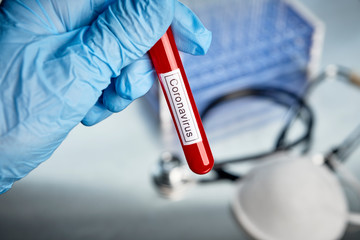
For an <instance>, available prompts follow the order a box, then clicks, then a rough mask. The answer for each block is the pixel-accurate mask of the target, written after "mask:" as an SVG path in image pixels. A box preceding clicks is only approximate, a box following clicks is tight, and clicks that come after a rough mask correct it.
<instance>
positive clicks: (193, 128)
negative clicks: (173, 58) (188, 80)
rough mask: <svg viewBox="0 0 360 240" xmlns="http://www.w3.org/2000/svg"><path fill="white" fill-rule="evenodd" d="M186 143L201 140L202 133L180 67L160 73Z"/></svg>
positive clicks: (182, 138) (182, 137) (183, 140)
mask: <svg viewBox="0 0 360 240" xmlns="http://www.w3.org/2000/svg"><path fill="white" fill-rule="evenodd" d="M160 78H161V81H162V82H163V85H164V88H165V90H166V94H167V96H168V98H169V102H170V105H171V109H172V111H173V114H174V117H175V120H176V124H177V127H178V130H179V133H180V136H181V140H182V142H183V144H184V145H190V144H194V143H197V142H200V141H201V140H202V139H201V135H200V131H199V128H198V125H197V123H196V120H195V115H194V112H193V109H192V107H191V104H190V100H189V96H188V94H187V91H186V89H185V85H184V82H183V79H182V76H181V73H180V69H176V70H173V71H171V72H167V73H162V74H160Z"/></svg>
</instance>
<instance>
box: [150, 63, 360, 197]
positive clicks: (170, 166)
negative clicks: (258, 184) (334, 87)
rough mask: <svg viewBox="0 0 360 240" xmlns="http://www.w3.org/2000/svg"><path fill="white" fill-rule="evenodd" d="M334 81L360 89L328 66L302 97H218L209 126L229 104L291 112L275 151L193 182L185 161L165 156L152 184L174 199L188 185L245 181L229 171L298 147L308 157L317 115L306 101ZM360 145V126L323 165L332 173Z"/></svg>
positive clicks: (259, 90) (279, 93) (355, 80)
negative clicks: (247, 101)
mask: <svg viewBox="0 0 360 240" xmlns="http://www.w3.org/2000/svg"><path fill="white" fill-rule="evenodd" d="M328 78H332V79H337V80H342V81H345V82H347V83H350V84H352V85H355V86H358V87H360V77H359V76H358V75H356V74H355V73H354V72H353V71H351V70H350V69H348V68H346V67H343V66H339V65H329V66H327V67H326V68H325V70H324V71H322V72H321V73H320V74H319V75H318V76H317V77H316V78H315V79H313V80H311V81H309V84H308V85H307V88H306V89H305V91H304V93H303V95H302V96H300V95H299V94H297V93H294V92H291V91H289V90H286V89H282V88H274V87H261V86H259V87H251V88H247V89H241V90H237V91H234V92H231V93H228V94H226V95H224V96H221V97H218V98H216V99H214V100H213V101H211V102H210V103H209V104H208V105H207V107H206V108H205V109H204V110H203V111H202V112H201V113H200V114H201V118H202V120H203V122H204V123H205V124H206V121H207V118H208V116H209V113H210V112H211V111H212V110H213V109H215V108H218V107H221V105H223V104H226V103H227V102H230V101H233V100H237V99H242V98H246V97H257V98H260V99H265V100H267V101H271V102H273V103H275V104H277V105H279V106H281V107H284V108H286V109H287V110H288V112H287V120H286V121H285V123H284V124H283V126H282V128H281V129H280V131H279V133H278V135H277V138H276V140H275V142H274V146H273V149H271V150H270V151H267V152H261V153H257V154H254V155H250V156H241V157H238V158H233V159H226V160H222V161H219V162H217V161H215V165H214V168H213V170H212V174H211V176H210V177H202V178H194V176H193V175H192V174H190V173H189V172H188V171H187V169H186V168H187V167H186V166H185V165H184V164H183V161H182V160H181V159H180V157H178V156H177V155H175V154H174V153H170V152H164V153H163V154H162V155H161V157H160V160H159V161H158V163H157V165H156V167H155V170H154V171H153V174H152V181H153V183H154V185H155V187H156V189H157V190H158V191H159V193H160V194H161V195H162V196H165V197H168V198H172V197H173V196H174V195H175V196H178V195H179V192H182V191H183V190H184V188H186V185H189V184H194V183H196V184H208V183H213V182H217V181H221V180H227V181H238V180H240V179H241V178H242V175H241V174H238V173H234V172H233V171H230V170H229V169H231V166H232V165H233V164H240V163H244V162H250V161H257V160H264V159H266V158H268V157H271V156H274V155H276V154H278V153H281V152H287V151H290V150H292V149H294V148H295V147H299V146H301V147H302V150H301V154H302V155H305V154H307V153H308V152H309V150H310V149H311V143H312V136H313V129H314V121H315V120H314V118H315V117H314V112H313V110H312V108H311V107H310V106H309V104H308V103H307V101H306V98H307V96H308V95H309V94H310V93H311V92H312V91H313V90H314V89H315V88H316V87H317V86H318V85H319V84H320V83H321V82H323V81H324V80H325V79H328ZM296 121H300V122H301V123H302V125H304V131H303V133H302V134H301V135H300V136H298V137H297V138H296V139H293V140H288V138H287V136H288V133H289V132H290V130H291V128H292V126H293V125H294V122H296ZM359 144H360V125H359V126H358V127H357V128H356V129H355V130H354V131H353V132H352V133H351V134H350V135H349V136H348V137H347V138H346V139H345V140H344V141H343V142H342V143H341V144H340V145H338V146H337V147H335V148H333V149H331V150H329V151H328V152H327V153H325V154H324V156H323V163H324V164H326V165H327V166H328V167H329V168H330V169H333V168H334V166H333V164H334V162H333V161H332V160H333V159H335V158H336V159H337V161H340V162H344V161H346V159H347V158H348V157H349V156H350V155H351V153H352V152H353V151H354V150H355V149H356V147H357V146H359Z"/></svg>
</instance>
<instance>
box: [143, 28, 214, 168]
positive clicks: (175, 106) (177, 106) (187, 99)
mask: <svg viewBox="0 0 360 240" xmlns="http://www.w3.org/2000/svg"><path fill="white" fill-rule="evenodd" d="M149 55H150V58H151V60H152V63H153V65H154V67H155V70H156V73H157V75H158V78H159V81H160V85H161V88H162V91H163V93H164V95H165V99H166V102H167V105H168V107H169V110H170V113H171V116H172V119H173V121H174V124H175V127H176V131H177V134H178V136H179V139H180V142H181V145H182V148H183V151H184V154H185V158H186V160H187V162H188V164H189V167H190V169H191V170H192V171H193V172H195V173H197V174H205V173H207V172H209V171H210V170H211V169H212V167H213V165H214V158H213V155H212V153H211V149H210V145H209V142H208V140H207V137H206V134H205V131H204V127H203V125H202V122H201V119H200V115H199V112H198V110H197V107H196V104H195V101H194V97H193V95H192V93H191V89H190V86H189V82H188V80H187V77H186V75H185V70H184V67H183V65H182V62H181V59H180V55H179V51H178V49H177V47H176V44H175V40H174V37H173V34H172V31H171V28H169V29H168V30H167V32H166V33H165V34H164V36H162V37H161V38H160V40H159V41H158V42H157V43H156V44H155V45H154V46H153V47H152V48H151V49H150V50H149Z"/></svg>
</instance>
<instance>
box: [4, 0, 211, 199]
mask: <svg viewBox="0 0 360 240" xmlns="http://www.w3.org/2000/svg"><path fill="white" fill-rule="evenodd" d="M170 24H172V29H173V33H174V36H175V39H176V43H177V44H178V48H179V50H181V51H185V52H187V53H191V54H204V53H205V52H206V51H207V49H208V47H209V44H210V41H211V33H210V32H209V31H208V30H206V29H205V28H204V26H203V25H202V24H201V22H200V21H199V20H198V19H197V17H196V16H195V15H194V14H193V13H192V12H191V11H190V10H189V9H188V8H186V7H185V6H184V5H182V4H181V3H179V2H177V1H176V0H117V1H106V0H76V1H73V0H62V1H57V0H18V1H11V0H8V1H7V0H4V1H3V2H2V3H1V5H0V193H2V192H5V191H6V190H8V189H9V188H10V187H11V186H12V184H13V182H14V181H16V180H18V179H20V178H22V177H24V176H25V175H27V174H28V173H29V172H30V171H31V170H32V169H34V168H35V167H36V166H38V165H39V164H40V163H41V162H43V161H45V160H46V159H48V158H49V157H50V156H51V154H52V153H53V152H54V150H55V149H56V148H57V147H58V146H59V145H60V144H61V142H62V141H63V140H64V138H65V137H66V136H67V134H68V133H69V131H70V130H71V129H73V128H74V127H75V126H76V125H77V124H78V123H80V122H81V121H82V123H83V124H85V125H93V124H95V123H97V122H99V121H101V120H103V119H104V118H106V117H107V116H109V115H110V114H111V113H112V112H118V111H121V110H122V109H124V108H125V107H126V106H127V105H128V104H129V103H130V102H131V101H133V100H134V99H136V98H138V97H140V96H142V95H144V94H145V93H146V92H147V91H148V90H149V88H150V87H151V85H152V84H153V82H154V78H155V74H153V68H152V65H151V62H150V60H149V58H148V56H147V54H146V52H147V51H148V50H149V49H150V48H151V47H152V46H153V45H154V44H155V42H156V41H157V40H158V39H159V38H160V37H161V36H162V35H163V34H164V33H165V31H166V30H167V28H168V27H169V25H170Z"/></svg>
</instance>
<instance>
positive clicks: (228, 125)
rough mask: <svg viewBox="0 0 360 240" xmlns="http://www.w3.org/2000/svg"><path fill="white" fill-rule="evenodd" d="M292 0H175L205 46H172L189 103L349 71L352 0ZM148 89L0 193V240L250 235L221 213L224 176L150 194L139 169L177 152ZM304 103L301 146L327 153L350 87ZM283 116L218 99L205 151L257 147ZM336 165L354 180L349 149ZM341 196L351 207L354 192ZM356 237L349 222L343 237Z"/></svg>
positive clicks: (348, 120)
mask: <svg viewBox="0 0 360 240" xmlns="http://www.w3.org/2000/svg"><path fill="white" fill-rule="evenodd" d="M298 2H299V3H300V4H301V6H299V5H298V4H297V1H296V3H293V1H291V2H290V1H289V2H287V1H275V0H256V1H250V0H248V1H247V0H238V1H235V0H226V1H212V0H209V1H204V0H196V1H191V2H190V1H189V2H185V3H187V4H188V5H189V6H190V7H191V8H192V9H194V11H195V12H196V13H197V14H198V15H199V17H200V19H202V20H203V21H204V23H205V25H206V26H208V27H209V28H210V30H212V31H213V36H214V41H213V44H212V46H211V48H210V50H209V53H208V54H207V56H205V57H192V56H187V55H184V56H183V60H184V66H185V69H186V71H187V73H188V78H189V80H190V84H191V87H192V89H193V91H194V95H195V99H196V102H197V104H198V107H199V110H200V112H202V111H203V110H204V109H205V108H206V106H207V104H209V102H211V101H212V100H214V99H215V98H216V97H219V96H222V95H224V94H226V93H228V92H230V91H231V90H233V89H243V88H246V87H249V86H262V87H284V88H285V89H287V90H289V91H293V92H296V93H297V94H299V95H300V96H301V95H302V94H303V93H304V91H305V86H306V84H307V82H308V81H311V79H313V78H314V77H316V76H317V74H319V73H320V72H321V71H322V69H324V68H325V67H326V66H328V65H329V64H340V65H343V66H346V67H347V68H349V69H351V70H353V71H354V72H358V73H360V59H359V58H360V57H359V56H360V29H359V24H360V15H359V12H360V1H359V0H347V1H336V0H327V1H325V0H315V1H314V0H313V1H310V0H300V1H298ZM158 96H159V91H158V89H157V88H156V86H155V87H154V88H153V89H152V90H151V92H149V94H148V95H147V96H146V97H145V98H142V99H139V100H137V101H135V102H134V103H133V104H131V106H129V107H128V108H127V109H125V110H124V111H122V112H121V113H119V114H114V115H113V116H111V117H110V118H108V119H107V120H105V121H103V122H102V123H100V124H97V125H96V126H93V127H90V128H89V127H84V126H82V125H79V126H77V127H76V128H75V129H74V130H73V131H72V132H71V133H70V135H69V136H68V137H67V139H66V140H65V141H64V143H63V144H62V145H61V146H60V148H59V149H58V150H57V151H56V152H55V153H54V155H53V156H52V157H51V158H50V159H49V160H48V161H46V162H45V163H43V164H41V166H40V167H39V168H37V169H36V170H34V171H33V172H32V173H30V174H29V175H28V176H27V177H26V178H24V179H23V180H21V181H19V182H17V183H15V184H14V186H13V188H12V189H11V190H10V191H9V192H7V193H5V194H3V195H0V233H1V235H0V239H5V240H7V239H208V240H212V239H214V240H215V239H221V238H222V239H250V238H249V237H248V236H247V234H246V233H245V232H244V231H243V230H242V229H240V228H239V226H238V224H237V222H236V221H235V219H234V217H233V214H232V212H231V209H230V204H229V203H230V202H231V201H232V199H233V198H234V194H235V185H234V184H233V183H231V182H227V181H223V182H216V183H213V184H206V185H193V186H191V187H190V188H189V189H188V190H187V191H186V193H184V196H183V197H182V198H181V199H178V200H168V199H164V198H162V197H160V196H159V194H158V193H157V191H156V189H155V188H154V186H153V183H152V178H151V176H152V173H153V172H154V169H155V168H156V165H157V162H158V160H159V158H160V155H161V153H162V152H163V151H168V150H171V151H173V152H177V154H179V155H180V157H182V155H181V151H179V149H178V148H179V144H178V143H177V141H178V140H177V138H176V137H174V134H173V132H172V128H171V124H170V127H169V118H168V116H167V115H166V113H164V109H162V105H161V100H160V101H159V98H158ZM308 102H309V105H310V106H311V107H312V109H313V111H314V114H315V116H316V124H315V126H314V136H313V142H312V149H311V153H323V152H327V151H328V150H329V149H331V148H332V147H333V146H335V145H337V144H339V143H341V141H342V140H343V139H345V137H346V136H347V135H348V134H349V133H351V131H352V130H353V129H354V128H355V126H356V125H357V124H358V123H359V122H360V111H359V110H360V108H359V104H358V103H359V102H360V90H359V89H357V88H355V87H353V86H351V85H347V84H344V83H342V82H339V81H324V82H323V83H321V84H320V85H319V86H318V87H317V88H316V89H315V90H314V91H313V92H312V93H311V94H310V95H309V98H308ZM234 109H236V111H234ZM165 110H166V109H165ZM165 112H166V111H165ZM284 114H285V111H284V109H282V108H278V107H276V106H274V104H270V103H268V102H266V101H263V100H261V101H259V100H258V99H251V98H249V99H246V100H241V101H235V102H232V103H230V104H227V105H224V106H223V107H218V108H217V109H216V111H214V112H212V114H211V115H209V116H208V118H207V119H206V121H204V125H205V129H206V130H207V132H208V137H209V141H210V144H211V146H212V148H213V152H214V156H215V159H216V160H218V159H220V160H221V159H227V158H232V157H236V156H242V155H247V154H251V153H257V152H261V151H263V150H264V149H269V147H270V146H272V145H273V138H274V135H276V134H275V133H274V132H276V130H277V129H278V126H279V121H280V122H281V121H282V120H283V116H284ZM220 116H226V117H220ZM251 165H252V164H251V163H247V164H243V165H241V166H237V168H238V169H239V171H242V172H246V171H247V169H248V168H250V167H251ZM346 167H347V168H348V169H349V170H350V171H351V172H353V173H354V174H355V176H357V177H358V178H360V150H357V151H355V152H354V153H353V154H352V155H351V156H350V158H349V159H348V160H347V162H346ZM349 203H350V208H351V209H354V210H358V209H360V201H358V200H357V199H356V198H355V199H349ZM359 237H360V233H359V232H358V231H357V230H356V229H355V230H354V229H352V230H351V231H350V230H349V231H347V233H346V234H345V235H344V239H359Z"/></svg>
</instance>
